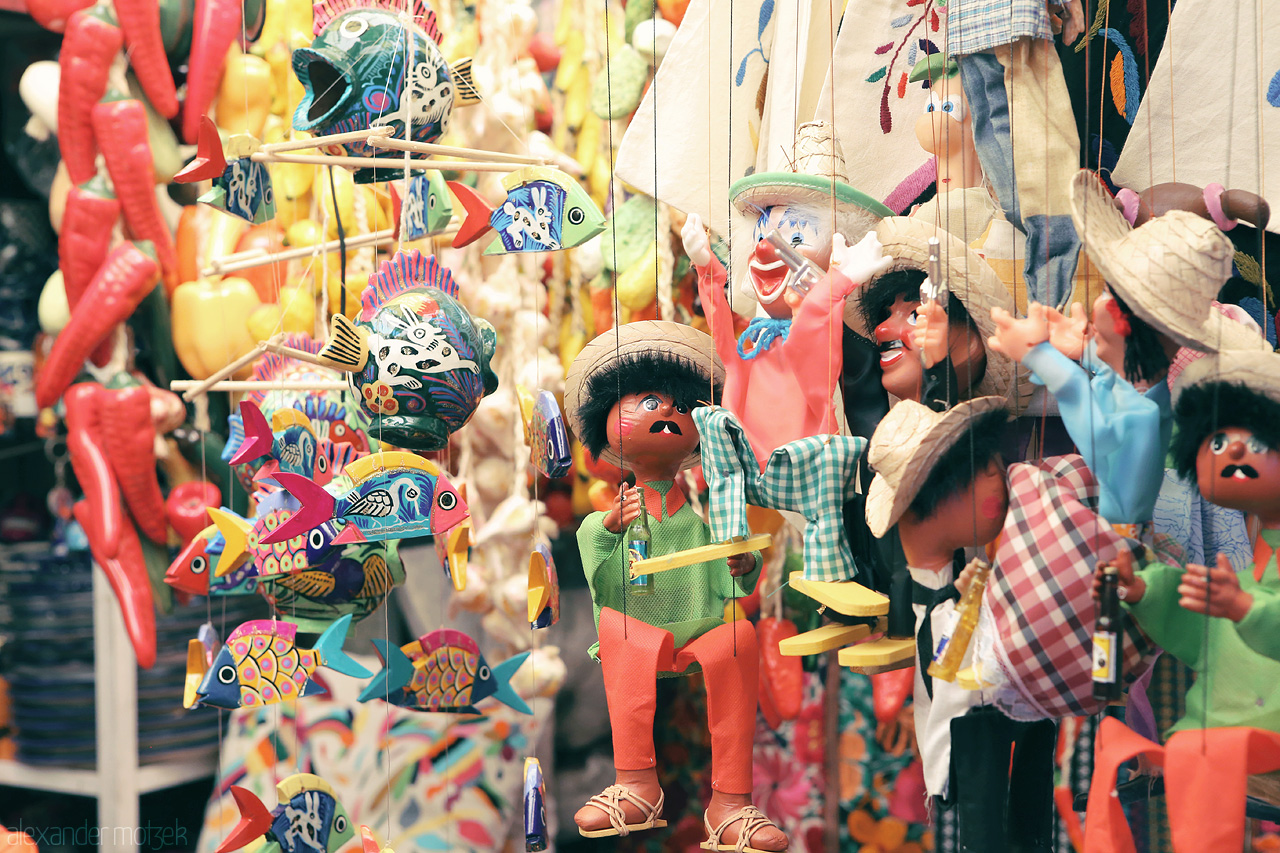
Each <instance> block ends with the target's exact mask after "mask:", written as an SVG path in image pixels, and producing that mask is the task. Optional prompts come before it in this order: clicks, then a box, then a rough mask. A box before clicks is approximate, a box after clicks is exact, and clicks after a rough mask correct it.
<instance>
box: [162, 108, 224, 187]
mask: <svg viewBox="0 0 1280 853" xmlns="http://www.w3.org/2000/svg"><path fill="white" fill-rule="evenodd" d="M225 171H227V157H226V155H225V154H223V153H222V137H221V136H219V135H218V126H217V125H215V124H214V123H213V121H212V120H211V119H210V118H209V117H208V116H201V117H200V135H199V137H198V138H197V139H196V158H195V159H194V160H192V161H191V162H190V163H188V164H187V165H186V166H185V167H183V169H182V171H180V172H178V174H176V175H174V176H173V180H174V182H175V183H179V184H191V183H195V182H196V181H211V180H213V179H214V178H221V177H222V173H223V172H225Z"/></svg>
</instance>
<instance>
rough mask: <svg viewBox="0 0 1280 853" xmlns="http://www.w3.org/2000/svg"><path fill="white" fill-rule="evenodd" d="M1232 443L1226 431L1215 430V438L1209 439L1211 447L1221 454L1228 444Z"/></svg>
mask: <svg viewBox="0 0 1280 853" xmlns="http://www.w3.org/2000/svg"><path fill="white" fill-rule="evenodd" d="M1230 443H1231V439H1230V438H1228V437H1227V434H1226V433H1225V432H1215V433H1214V434H1213V438H1211V439H1209V449H1210V450H1211V451H1213V452H1214V453H1215V454H1220V453H1222V452H1223V451H1224V450H1226V449H1227V445H1228V444H1230Z"/></svg>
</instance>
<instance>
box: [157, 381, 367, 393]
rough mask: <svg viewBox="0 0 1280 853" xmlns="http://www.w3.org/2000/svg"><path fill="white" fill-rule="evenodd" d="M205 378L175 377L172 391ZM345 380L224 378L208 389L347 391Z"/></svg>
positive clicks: (180, 389) (194, 384) (186, 388)
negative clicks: (309, 380)
mask: <svg viewBox="0 0 1280 853" xmlns="http://www.w3.org/2000/svg"><path fill="white" fill-rule="evenodd" d="M201 381H203V380H199V381H198V380H195V379H175V380H174V381H172V382H170V383H169V390H170V391H187V390H190V389H192V388H195V387H196V386H198V385H200V384H201ZM346 389H347V383H345V382H338V381H334V382H271V381H264V380H261V379H223V380H220V381H219V382H216V383H214V384H213V385H212V386H210V387H209V388H208V389H206V390H208V391H273V390H274V391H345V390H346Z"/></svg>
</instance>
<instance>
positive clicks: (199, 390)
mask: <svg viewBox="0 0 1280 853" xmlns="http://www.w3.org/2000/svg"><path fill="white" fill-rule="evenodd" d="M266 351H267V344H266V342H265V341H264V342H262V343H260V344H258V345H257V346H256V347H254V348H253V349H251V350H249V351H248V352H247V353H245V354H244V355H242V356H240V357H239V358H237V359H236V360H235V361H233V362H231V363H230V364H228V365H227V366H226V367H224V368H222V369H221V370H217V371H214V372H213V373H212V374H211V375H210V376H207V377H205V378H204V379H199V380H196V381H194V382H192V383H191V387H190V388H189V389H187V391H186V393H185V394H183V395H182V399H183V401H184V402H187V403H190V402H191V401H192V400H194V399H195V398H196V397H199V396H200V395H202V394H204V393H206V392H208V390H209V389H210V388H212V387H213V386H214V385H217V384H218V383H219V382H220V381H221V380H223V379H226V378H227V377H228V376H230V375H232V374H233V373H235V372H236V371H237V370H239V369H240V368H242V367H244V366H245V365H246V364H248V363H249V362H251V361H253V360H254V359H256V358H257V357H258V356H260V355H262V354H263V353H264V352H266ZM172 390H174V391H177V390H179V389H177V388H174V389H172Z"/></svg>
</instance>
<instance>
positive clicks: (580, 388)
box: [564, 320, 724, 468]
mask: <svg viewBox="0 0 1280 853" xmlns="http://www.w3.org/2000/svg"><path fill="white" fill-rule="evenodd" d="M641 353H643V354H647V355H653V356H657V357H659V358H663V359H666V360H669V361H671V362H672V363H676V364H681V365H684V366H685V367H688V368H690V369H692V370H694V371H696V372H698V373H700V374H702V375H703V376H705V377H706V381H707V393H708V394H711V386H712V384H713V383H714V385H715V389H716V391H717V392H718V391H719V390H720V389H721V388H723V387H724V365H723V364H722V363H721V361H720V356H718V355H716V350H715V345H714V344H713V343H712V341H711V336H710V335H708V334H707V333H706V332H700V331H698V330H697V329H695V328H693V327H692V326H686V325H684V324H683V323H673V322H671V321H669V320H640V321H638V322H635V323H626V324H624V325H622V326H619V327H617V329H610V330H609V331H607V332H605V333H604V334H602V335H598V336H596V338H595V339H594V340H592V341H591V342H590V343H588V344H587V345H586V346H585V347H583V348H582V351H581V352H580V353H578V357H577V358H575V359H574V360H573V364H571V365H569V374H568V375H567V376H566V377H565V380H564V416H565V420H566V421H568V423H569V428H570V429H572V430H573V433H574V435H576V436H578V437H579V438H581V437H582V435H583V420H582V408H583V405H584V404H585V402H586V395H587V390H588V389H589V388H590V386H591V380H592V378H594V377H595V376H597V375H599V374H601V373H604V372H606V371H608V370H610V369H611V368H613V367H615V366H617V365H618V364H619V363H620V362H623V361H625V360H626V359H627V358H629V357H633V356H636V355H639V354H641ZM600 459H601V461H603V462H608V463H610V464H611V465H621V464H622V460H621V459H619V458H618V454H617V453H615V452H614V451H613V449H612V448H606V449H605V450H604V452H602V453H601V454H600ZM701 459H702V453H701V451H700V450H697V449H695V450H694V451H693V452H692V453H691V454H689V457H688V458H687V459H685V461H684V462H683V463H682V464H681V467H683V468H692V467H693V466H694V465H697V464H698V462H699V461H701Z"/></svg>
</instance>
